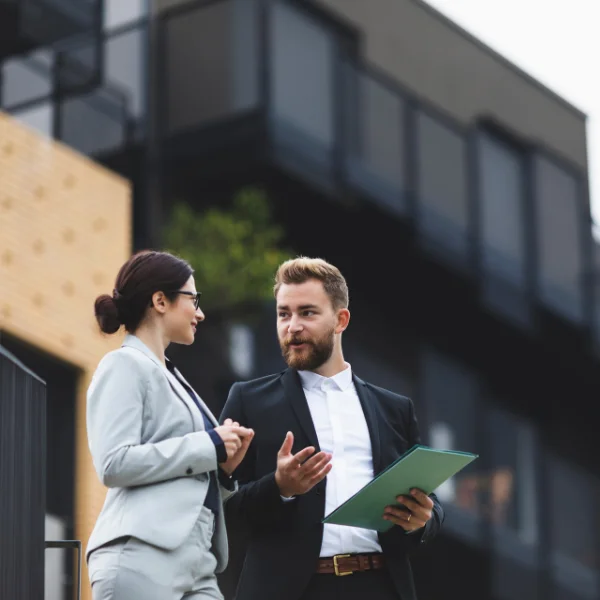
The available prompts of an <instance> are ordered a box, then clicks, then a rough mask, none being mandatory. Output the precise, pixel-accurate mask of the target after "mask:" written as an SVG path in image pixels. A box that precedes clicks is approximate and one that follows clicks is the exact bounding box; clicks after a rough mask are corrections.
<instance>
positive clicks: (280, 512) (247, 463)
mask: <svg viewBox="0 0 600 600" xmlns="http://www.w3.org/2000/svg"><path fill="white" fill-rule="evenodd" d="M225 419H233V420H234V421H237V422H238V423H239V424H240V425H243V426H245V427H254V429H255V431H256V430H257V428H256V426H255V424H253V423H249V422H248V419H247V417H246V414H245V412H244V406H243V400H242V390H241V387H240V384H239V383H234V384H233V386H232V387H231V390H230V391H229V397H228V398H227V402H226V403H225V406H224V407H223V412H222V413H221V417H220V419H219V420H220V422H221V423H223V422H224V421H225ZM255 442H256V438H255V439H254V441H253V442H252V444H250V447H249V448H248V452H247V454H246V456H245V458H244V460H243V461H242V463H241V464H240V465H239V467H238V468H237V469H236V471H235V472H234V477H235V478H236V479H237V481H238V485H239V488H238V491H237V492H236V493H235V494H233V495H232V496H230V497H229V499H228V500H227V503H226V504H225V512H226V514H227V516H228V518H231V519H234V520H236V521H238V522H239V521H240V520H241V522H242V523H243V524H244V525H246V526H250V527H273V526H274V525H276V524H277V523H278V522H279V520H280V519H282V518H284V517H285V516H286V515H288V514H289V512H290V511H291V510H294V506H295V505H296V502H284V501H283V500H282V498H281V495H280V492H279V487H278V485H277V482H276V481H275V472H274V471H273V472H272V473H268V474H267V475H264V476H263V477H260V478H257V477H256V446H255Z"/></svg>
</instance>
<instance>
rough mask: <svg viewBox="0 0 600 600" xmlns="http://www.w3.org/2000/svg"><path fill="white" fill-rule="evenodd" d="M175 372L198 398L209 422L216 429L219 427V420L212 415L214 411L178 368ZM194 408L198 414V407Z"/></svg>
mask: <svg viewBox="0 0 600 600" xmlns="http://www.w3.org/2000/svg"><path fill="white" fill-rule="evenodd" d="M175 372H176V373H177V377H179V378H180V379H181V381H185V383H186V385H187V386H188V387H189V388H190V390H191V391H192V393H193V394H194V396H195V397H196V400H198V404H200V406H201V407H202V410H203V411H204V414H205V415H206V416H207V417H208V420H209V421H210V422H211V423H212V424H213V425H214V426H215V427H218V425H219V423H218V421H217V419H216V418H215V416H214V415H213V414H212V411H211V410H210V408H208V406H207V404H206V402H204V400H202V398H200V396H199V395H198V394H197V393H196V390H194V388H193V387H192V386H191V385H190V384H189V383H188V382H187V380H186V378H185V377H184V376H183V375H182V374H181V372H180V371H179V369H178V368H177V367H175ZM181 387H183V386H181ZM184 391H185V390H184ZM186 395H187V397H188V398H189V397H190V395H189V394H187V393H186ZM194 408H195V409H196V412H198V407H197V406H196V407H194ZM203 420H204V419H203Z"/></svg>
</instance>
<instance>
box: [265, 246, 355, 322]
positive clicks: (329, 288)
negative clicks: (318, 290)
mask: <svg viewBox="0 0 600 600" xmlns="http://www.w3.org/2000/svg"><path fill="white" fill-rule="evenodd" d="M311 279H316V280H317V281H320V282H321V283H322V284H323V288H324V290H325V293H326V294H327V295H328V296H329V299H330V300H331V304H332V306H333V308H334V310H339V309H340V308H348V284H347V283H346V280H345V279H344V276H343V275H342V274H341V273H340V270H339V269H338V268H337V267H334V266H333V265H332V264H330V263H328V262H327V261H325V260H323V259H322V258H308V257H306V256H299V257H298V258H292V259H290V260H286V261H285V262H284V263H282V264H281V265H280V266H279V268H278V269H277V273H276V274H275V285H274V286H273V293H274V295H275V298H277V294H278V292H279V288H280V287H281V286H282V285H283V284H284V283H286V284H292V283H295V284H298V283H304V282H306V281H309V280H311Z"/></svg>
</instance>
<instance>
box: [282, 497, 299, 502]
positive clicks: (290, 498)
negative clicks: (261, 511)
mask: <svg viewBox="0 0 600 600" xmlns="http://www.w3.org/2000/svg"><path fill="white" fill-rule="evenodd" d="M280 497H281V499H282V500H283V501H284V502H291V501H292V500H295V499H296V496H290V497H289V498H286V497H285V496H280Z"/></svg>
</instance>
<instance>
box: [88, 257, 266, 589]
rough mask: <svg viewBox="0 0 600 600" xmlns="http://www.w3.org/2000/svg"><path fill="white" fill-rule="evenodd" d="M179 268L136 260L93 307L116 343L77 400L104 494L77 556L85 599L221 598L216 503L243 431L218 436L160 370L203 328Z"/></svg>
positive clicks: (245, 442) (247, 437) (184, 388)
mask: <svg viewBox="0 0 600 600" xmlns="http://www.w3.org/2000/svg"><path fill="white" fill-rule="evenodd" d="M192 273H193V270H192V268H191V267H190V265H189V264H188V263H187V262H185V261H183V260H181V259H180V258H177V257H175V256H173V255H171V254H167V253H164V252H152V251H146V252H140V253H138V254H136V255H134V256H133V257H132V258H131V259H130V260H128V261H127V262H126V263H125V264H124V265H123V266H122V267H121V270H120V271H119V274H118V276H117V280H116V284H115V289H114V291H113V294H112V296H109V295H102V296H99V297H98V298H97V299H96V304H95V311H96V318H97V320H98V323H99V325H100V328H101V330H102V331H103V332H105V333H109V334H110V333H115V332H116V331H118V330H119V328H120V327H121V326H124V327H125V329H126V330H127V332H128V335H127V336H126V337H125V340H124V342H123V345H122V346H121V348H120V349H118V350H115V351H113V352H110V353H109V354H107V355H106V356H105V357H104V358H103V359H102V360H101V362H100V364H99V365H98V368H97V370H96V372H95V373H94V377H93V379H92V382H91V384H90V387H89V390H88V400H87V430H88V439H89V445H90V450H91V453H92V458H93V461H94V467H95V469H96V472H97V473H98V477H99V478H100V480H101V481H102V483H103V484H104V485H105V486H107V487H108V488H109V489H108V493H107V496H106V501H105V503H104V507H103V508H102V511H101V513H100V516H99V517H98V520H97V522H96V526H95V527H94V530H93V532H92V535H91V537H90V540H89V543H88V546H87V553H86V556H87V560H88V570H89V574H90V582H91V585H92V596H93V598H94V600H180V599H181V598H186V599H189V600H192V599H194V600H200V599H208V598H210V599H219V600H221V599H222V598H223V596H222V594H221V592H220V590H219V588H218V586H217V581H216V573H218V572H221V571H222V570H223V569H224V568H225V566H226V564H227V557H228V552H227V535H226V530H225V524H224V519H223V510H222V508H223V506H222V503H223V500H224V499H226V498H227V497H228V496H229V495H230V494H232V493H235V490H236V484H235V482H233V481H232V480H231V473H233V471H234V470H235V468H236V467H237V465H239V463H240V462H241V461H242V459H243V458H244V456H245V454H246V451H247V449H248V446H249V444H250V442H251V441H252V437H253V435H254V432H253V431H252V430H250V429H246V428H244V427H240V425H239V424H238V423H234V422H232V421H231V420H228V421H225V423H224V424H223V425H222V426H220V427H219V426H218V422H217V420H216V419H215V417H214V416H213V415H212V413H211V412H210V410H209V409H208V407H207V406H206V405H205V404H204V402H202V400H201V399H200V397H199V396H198V395H197V394H196V393H195V392H194V390H192V388H191V387H190V386H189V384H188V383H187V382H186V381H185V379H184V378H183V376H182V375H181V373H179V371H178V370H177V369H176V368H175V367H174V366H173V365H172V364H171V363H170V361H168V359H166V357H165V349H166V348H167V346H168V345H169V344H170V343H172V342H173V343H176V344H192V343H193V341H194V335H195V333H196V327H197V325H198V323H200V322H201V321H203V320H204V314H203V313H202V311H201V310H200V306H199V298H200V293H199V292H197V291H196V286H195V282H194V277H193V275H192Z"/></svg>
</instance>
